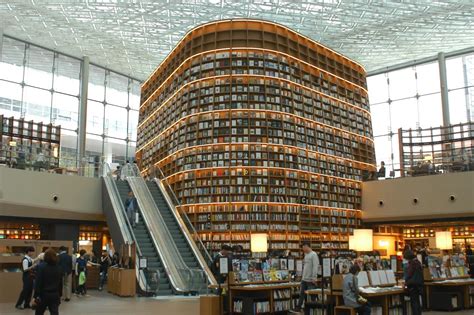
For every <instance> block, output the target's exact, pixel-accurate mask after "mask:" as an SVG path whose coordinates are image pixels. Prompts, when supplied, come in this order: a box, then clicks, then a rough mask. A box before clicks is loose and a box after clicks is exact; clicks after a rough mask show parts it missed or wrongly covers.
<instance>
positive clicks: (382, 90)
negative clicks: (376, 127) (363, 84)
mask: <svg viewBox="0 0 474 315" xmlns="http://www.w3.org/2000/svg"><path fill="white" fill-rule="evenodd" d="M367 86H368V90H369V101H370V104H375V103H381V102H386V101H388V85H387V75H386V74H384V73H383V74H379V75H374V76H370V77H368V78H367Z"/></svg>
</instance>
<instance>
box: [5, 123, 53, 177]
mask: <svg viewBox="0 0 474 315" xmlns="http://www.w3.org/2000/svg"><path fill="white" fill-rule="evenodd" d="M60 143H61V127H60V126H53V125H52V124H43V123H42V122H39V123H37V122H33V121H26V120H24V119H15V118H14V117H5V116H3V115H0V163H1V164H8V165H11V166H12V167H17V168H23V169H24V168H30V167H35V165H34V164H35V163H36V161H37V158H38V155H39V154H40V153H41V154H43V156H44V158H43V159H44V162H43V164H44V165H41V168H45V169H49V168H57V167H59V153H60V152H59V149H60Z"/></svg>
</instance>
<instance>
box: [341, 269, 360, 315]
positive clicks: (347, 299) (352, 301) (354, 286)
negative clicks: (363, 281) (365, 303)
mask: <svg viewBox="0 0 474 315" xmlns="http://www.w3.org/2000/svg"><path fill="white" fill-rule="evenodd" d="M358 296H359V281H358V279H357V277H356V276H354V275H353V274H351V273H350V274H348V275H346V276H345V277H344V283H343V286H342V297H343V298H344V305H346V306H350V307H355V308H358V307H361V306H362V305H360V304H359V303H357V297H358Z"/></svg>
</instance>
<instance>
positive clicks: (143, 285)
mask: <svg viewBox="0 0 474 315" xmlns="http://www.w3.org/2000/svg"><path fill="white" fill-rule="evenodd" d="M101 167H102V169H101V175H102V177H103V179H104V183H105V186H106V188H107V191H108V192H109V196H110V201H111V202H112V208H113V211H114V213H115V217H116V218H117V222H118V224H119V229H120V231H121V233H122V236H123V238H124V241H125V243H127V244H131V243H135V248H136V257H135V261H136V262H139V261H140V260H139V259H140V257H142V251H141V249H140V245H139V244H138V242H137V240H136V238H135V234H134V233H133V232H132V231H133V230H132V226H131V225H130V221H129V220H128V218H127V216H126V211H125V207H124V204H123V202H122V199H121V198H120V193H119V191H118V188H117V183H116V180H115V179H114V178H113V176H112V170H111V169H110V166H109V164H108V163H105V162H104V163H103V164H102V165H101ZM135 272H136V277H137V281H138V285H139V287H140V289H141V290H142V291H144V292H147V291H148V283H147V279H146V276H145V273H144V272H143V270H141V269H139V268H135Z"/></svg>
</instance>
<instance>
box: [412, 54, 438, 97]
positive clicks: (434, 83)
mask: <svg viewBox="0 0 474 315" xmlns="http://www.w3.org/2000/svg"><path fill="white" fill-rule="evenodd" d="M416 77H417V80H416V84H417V89H418V94H419V95H425V94H428V93H434V92H439V91H440V87H439V67H438V62H433V63H428V64H424V65H419V66H416Z"/></svg>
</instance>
